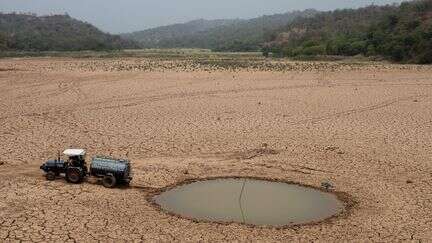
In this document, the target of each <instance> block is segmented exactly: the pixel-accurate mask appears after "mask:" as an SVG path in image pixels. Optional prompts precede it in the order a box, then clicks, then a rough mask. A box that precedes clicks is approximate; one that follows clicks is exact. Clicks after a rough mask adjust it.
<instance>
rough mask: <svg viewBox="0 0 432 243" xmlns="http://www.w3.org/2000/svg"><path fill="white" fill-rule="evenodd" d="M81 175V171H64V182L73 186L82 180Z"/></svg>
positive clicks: (71, 169) (70, 169) (75, 169)
mask: <svg viewBox="0 0 432 243" xmlns="http://www.w3.org/2000/svg"><path fill="white" fill-rule="evenodd" d="M81 174H82V173H81V171H79V170H78V169H77V168H69V169H68V170H67V171H66V180H67V181H68V182H71V183H75V184H77V183H80V182H81V180H82V176H81Z"/></svg>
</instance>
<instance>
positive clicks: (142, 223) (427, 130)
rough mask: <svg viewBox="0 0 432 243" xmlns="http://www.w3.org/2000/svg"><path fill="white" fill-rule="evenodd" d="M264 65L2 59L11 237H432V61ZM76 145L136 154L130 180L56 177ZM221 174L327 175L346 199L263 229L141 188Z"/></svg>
mask: <svg viewBox="0 0 432 243" xmlns="http://www.w3.org/2000/svg"><path fill="white" fill-rule="evenodd" d="M262 62H263V61H258V62H257V63H246V64H245V63H244V62H243V60H242V61H241V62H240V64H239V65H237V64H235V63H234V64H232V65H236V66H235V68H232V66H224V65H225V64H226V63H224V62H222V63H218V62H216V63H215V62H203V61H202V60H198V61H196V60H192V61H190V60H180V61H178V62H177V61H176V60H171V61H166V60H153V59H136V58H130V59H129V58H122V59H116V58H113V59H94V60H93V59H91V60H90V59H68V58H41V59H38V58H29V59H1V60H0V70H1V71H0V110H1V114H0V125H1V126H0V134H1V139H0V148H1V149H0V241H1V242H9V241H18V240H22V241H61V242H64V241H71V242H73V241H79V242H93V241H98V240H99V241H104V242H114V241H115V242H118V241H122V240H123V241H133V240H135V241H175V240H178V241H229V240H239V241H313V240H319V241H344V240H345V241H346V240H354V241H389V242H393V241H404V240H413V241H419V240H422V241H429V240H430V239H432V233H431V232H432V230H431V229H432V215H431V214H430V212H431V211H432V195H431V187H432V185H431V184H432V173H431V171H432V163H431V156H430V155H431V154H432V148H431V144H432V136H431V134H432V109H431V107H432V79H431V77H432V68H431V67H429V66H404V65H389V64H374V63H371V64H368V63H363V64H340V63H331V64H329V63H292V62H284V61H277V62H276V63H277V64H275V65H273V64H272V62H269V63H267V64H265V66H264V67H265V68H261V64H262ZM167 63H169V65H167ZM185 63H187V65H185ZM148 65H150V68H148ZM154 67H156V68H154ZM210 67H211V68H210ZM66 147H81V148H85V149H87V151H88V154H90V155H96V154H106V155H112V156H115V157H128V158H130V159H131V160H132V161H133V162H134V172H135V174H134V180H133V183H132V188H130V189H121V188H120V189H113V190H109V189H105V188H103V187H102V186H100V185H97V184H94V183H92V182H91V181H89V182H87V183H83V184H80V185H70V184H67V183H65V182H64V181H63V180H57V181H55V182H47V181H45V179H44V177H43V176H42V173H41V171H40V170H39V165H40V164H41V163H42V161H44V160H45V159H48V158H52V157H55V156H56V154H57V151H58V150H62V149H63V148H66ZM215 177H252V178H267V179H270V180H275V181H294V182H298V183H301V184H304V185H307V186H310V187H320V186H321V183H322V182H325V181H329V182H331V183H332V184H333V185H334V187H335V188H334V190H335V191H338V192H344V193H346V195H349V198H350V202H351V204H350V210H349V213H348V214H343V215H340V216H338V217H332V218H330V219H329V220H325V221H324V222H321V223H317V224H307V225H302V226H291V227H285V228H272V227H253V226H249V225H243V224H240V223H227V224H218V223H211V222H196V221H193V220H189V219H184V218H180V217H176V216H171V215H169V214H166V213H164V212H162V211H160V210H157V208H155V207H154V205H152V203H151V202H149V201H147V200H145V199H144V198H148V197H150V196H152V195H153V194H154V193H155V192H156V191H158V190H161V189H162V188H166V187H167V186H170V185H175V184H178V183H181V182H183V181H188V180H203V179H206V178H215Z"/></svg>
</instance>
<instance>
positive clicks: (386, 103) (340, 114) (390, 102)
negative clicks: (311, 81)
mask: <svg viewBox="0 0 432 243" xmlns="http://www.w3.org/2000/svg"><path fill="white" fill-rule="evenodd" d="M425 97H428V95H412V96H407V97H400V98H395V99H391V100H387V101H383V102H380V103H377V104H375V105H371V106H366V107H361V108H357V109H349V110H345V111H341V112H336V113H332V114H328V115H324V116H319V117H313V118H309V119H304V120H300V121H297V122H293V123H291V125H304V124H307V123H312V124H315V123H318V122H322V121H326V120H331V119H334V118H340V117H344V116H349V115H353V114H359V113H363V112H368V111H373V110H378V109H383V108H386V107H389V106H391V105H394V104H396V103H399V102H403V101H408V100H412V99H415V98H425Z"/></svg>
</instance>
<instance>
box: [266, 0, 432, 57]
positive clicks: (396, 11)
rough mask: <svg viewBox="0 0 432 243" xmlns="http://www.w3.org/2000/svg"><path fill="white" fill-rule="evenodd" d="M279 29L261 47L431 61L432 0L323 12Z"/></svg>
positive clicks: (276, 50) (287, 51)
mask: <svg viewBox="0 0 432 243" xmlns="http://www.w3.org/2000/svg"><path fill="white" fill-rule="evenodd" d="M278 32H279V34H275V33H273V34H272V38H270V41H269V42H268V43H267V44H266V45H265V47H264V48H263V51H267V52H269V51H270V50H271V51H272V52H274V53H278V55H284V56H301V55H342V56H354V55H359V54H361V55H365V56H375V55H381V56H384V57H387V58H388V59H391V60H393V61H396V62H408V63H422V64H423V63H432V57H431V56H432V51H431V50H432V0H416V1H410V2H404V3H402V4H401V5H400V6H397V5H389V6H381V7H379V6H370V7H366V8H360V9H357V10H336V11H332V12H325V13H320V14H318V15H316V16H315V17H311V18H299V19H296V20H295V21H294V22H292V23H291V24H289V25H287V26H286V27H284V28H282V29H280V30H278ZM284 36H288V38H284Z"/></svg>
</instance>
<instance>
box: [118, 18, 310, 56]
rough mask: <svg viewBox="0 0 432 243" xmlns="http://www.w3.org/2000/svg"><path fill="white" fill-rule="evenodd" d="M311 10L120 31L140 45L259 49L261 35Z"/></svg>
mask: <svg viewBox="0 0 432 243" xmlns="http://www.w3.org/2000/svg"><path fill="white" fill-rule="evenodd" d="M316 13H317V12H316V11H315V10H306V11H294V12H289V13H285V14H275V15H269V16H262V17H259V18H254V19H249V20H240V19H236V20H213V21H208V20H197V21H192V22H188V23H185V24H176V25H170V26H164V27H159V28H154V29H149V30H145V31H140V32H135V33H131V34H126V35H123V36H124V37H126V38H130V39H132V40H135V41H138V42H140V43H141V44H142V46H143V47H144V48H176V47H183V48H207V49H212V50H216V51H252V50H259V49H260V48H261V44H262V43H263V42H264V40H265V39H264V36H265V35H267V34H268V33H271V32H273V31H274V30H276V29H278V28H280V27H282V26H285V25H286V24H288V23H289V22H290V21H292V20H294V19H295V18H297V17H300V16H304V17H306V16H313V15H314V14H316Z"/></svg>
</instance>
